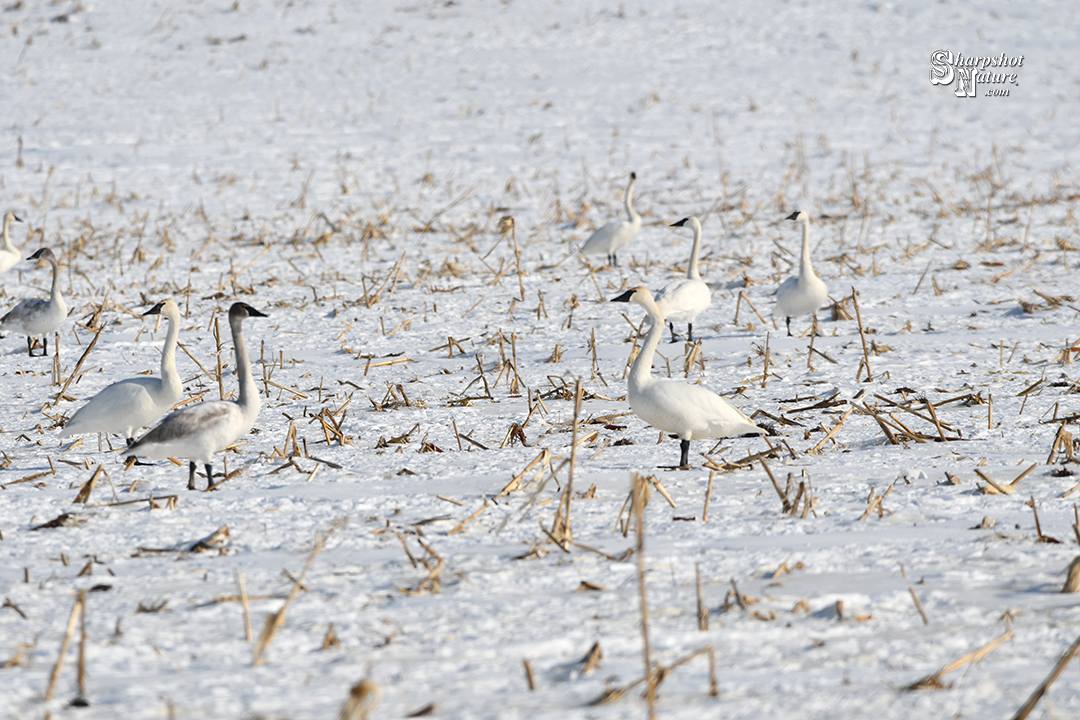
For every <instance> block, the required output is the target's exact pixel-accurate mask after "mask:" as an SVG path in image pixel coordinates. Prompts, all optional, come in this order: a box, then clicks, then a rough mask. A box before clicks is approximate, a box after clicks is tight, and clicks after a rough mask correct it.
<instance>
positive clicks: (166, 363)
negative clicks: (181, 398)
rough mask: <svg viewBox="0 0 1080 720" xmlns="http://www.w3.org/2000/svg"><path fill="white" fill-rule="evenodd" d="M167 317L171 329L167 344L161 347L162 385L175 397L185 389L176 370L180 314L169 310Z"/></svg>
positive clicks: (166, 338)
mask: <svg viewBox="0 0 1080 720" xmlns="http://www.w3.org/2000/svg"><path fill="white" fill-rule="evenodd" d="M165 319H166V320H168V321H169V331H168V333H167V334H166V335H165V345H164V346H163V347H162V348H161V385H162V389H163V390H164V391H165V392H166V394H167V396H171V397H175V396H176V395H179V394H180V393H181V392H182V391H183V383H182V382H181V381H180V373H179V372H178V371H177V370H176V340H177V337H178V336H179V335H180V314H179V313H178V312H175V311H174V312H169V313H167V314H166V315H165Z"/></svg>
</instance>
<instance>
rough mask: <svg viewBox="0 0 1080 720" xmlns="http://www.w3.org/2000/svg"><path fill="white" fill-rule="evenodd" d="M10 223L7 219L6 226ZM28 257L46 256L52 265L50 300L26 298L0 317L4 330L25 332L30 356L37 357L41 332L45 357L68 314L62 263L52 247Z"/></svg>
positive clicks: (42, 249)
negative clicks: (62, 289) (62, 288)
mask: <svg viewBox="0 0 1080 720" xmlns="http://www.w3.org/2000/svg"><path fill="white" fill-rule="evenodd" d="M6 225H7V223H6V222H5V227H6ZM26 259H27V260H44V261H46V262H47V263H49V264H50V265H52V294H51V295H50V296H49V299H48V300H42V299H40V298H32V299H30V300H23V301H22V302H21V303H19V304H18V305H16V306H15V307H13V308H12V309H11V310H10V311H9V312H8V314H7V315H5V316H4V317H2V318H0V330H11V331H14V332H17V333H21V334H23V335H25V336H26V352H27V353H28V354H29V355H30V357H34V336H35V335H41V336H42V342H43V343H44V349H43V350H42V351H41V357H45V356H46V355H48V354H49V333H51V332H52V331H53V330H56V329H57V328H59V327H60V325H61V324H62V323H63V322H64V318H66V317H67V305H66V304H65V303H64V298H63V296H62V295H61V294H60V263H59V262H58V261H57V259H56V256H55V255H53V251H52V250H50V249H49V248H41V249H40V250H38V251H37V252H36V253H34V254H33V255H31V256H30V257H28V258H26Z"/></svg>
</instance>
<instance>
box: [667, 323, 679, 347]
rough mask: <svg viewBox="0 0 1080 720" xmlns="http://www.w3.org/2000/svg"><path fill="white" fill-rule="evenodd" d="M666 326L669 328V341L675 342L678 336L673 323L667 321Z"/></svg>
mask: <svg viewBox="0 0 1080 720" xmlns="http://www.w3.org/2000/svg"><path fill="white" fill-rule="evenodd" d="M668 327H669V328H671V342H673V343H676V342H678V340H677V339H676V338H678V336H677V335H676V334H675V323H670V322H669V323H668Z"/></svg>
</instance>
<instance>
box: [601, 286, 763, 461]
mask: <svg viewBox="0 0 1080 720" xmlns="http://www.w3.org/2000/svg"><path fill="white" fill-rule="evenodd" d="M612 302H633V303H637V304H638V305H640V306H641V307H643V308H644V309H645V312H646V313H648V315H649V320H650V322H651V323H652V327H650V328H649V334H648V335H647V336H646V337H645V344H644V345H643V346H642V348H641V352H640V353H639V354H638V356H637V359H636V360H634V364H633V366H632V367H631V368H630V377H629V380H628V381H627V396H628V397H629V400H630V409H631V410H633V411H634V414H635V415H637V416H638V417H639V418H641V419H642V420H644V421H645V422H647V423H649V424H650V425H652V426H653V427H655V428H659V429H660V430H663V431H664V432H669V433H675V434H676V435H678V436H679V438H680V443H679V451H680V453H681V454H680V457H679V467H684V468H685V467H688V466H689V464H690V458H689V455H690V441H691V440H697V439H699V438H725V437H732V436H737V435H747V434H762V433H764V432H765V431H764V430H762V429H761V428H759V427H758V426H757V425H755V424H754V421H753V420H751V419H750V418H748V417H747V416H746V415H744V414H743V413H742V411H740V410H738V409H736V408H734V407H732V406H731V405H729V404H728V403H727V401H726V400H724V399H723V398H722V397H720V396H719V395H717V394H716V393H714V392H712V391H711V390H706V389H705V388H703V387H701V386H700V385H688V384H686V383H681V382H678V381H676V380H660V379H657V378H654V377H653V376H652V361H653V354H654V353H655V352H656V346H657V345H658V344H659V343H660V336H661V335H663V333H664V316H663V314H662V313H661V312H660V308H658V307H657V306H656V302H655V301H653V297H652V293H650V292H649V290H648V288H644V287H636V288H630V289H629V290H627V291H626V292H624V293H623V294H622V295H620V296H619V297H617V298H613V299H612Z"/></svg>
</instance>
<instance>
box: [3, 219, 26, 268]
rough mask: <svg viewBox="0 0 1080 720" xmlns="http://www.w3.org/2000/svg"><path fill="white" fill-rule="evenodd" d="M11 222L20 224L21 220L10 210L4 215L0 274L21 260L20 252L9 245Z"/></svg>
mask: <svg viewBox="0 0 1080 720" xmlns="http://www.w3.org/2000/svg"><path fill="white" fill-rule="evenodd" d="M12 220H14V221H15V222H22V218H20V217H19V216H18V215H16V214H15V213H13V212H11V211H10V210H9V211H8V212H6V213H4V245H3V247H0V273H5V272H7V271H8V270H10V269H11V268H12V266H13V265H15V263H17V262H19V260H21V259H22V250H21V249H20V248H17V247H15V246H14V245H12V244H11V235H10V234H9V232H8V231H9V229H10V226H11V221H12Z"/></svg>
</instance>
